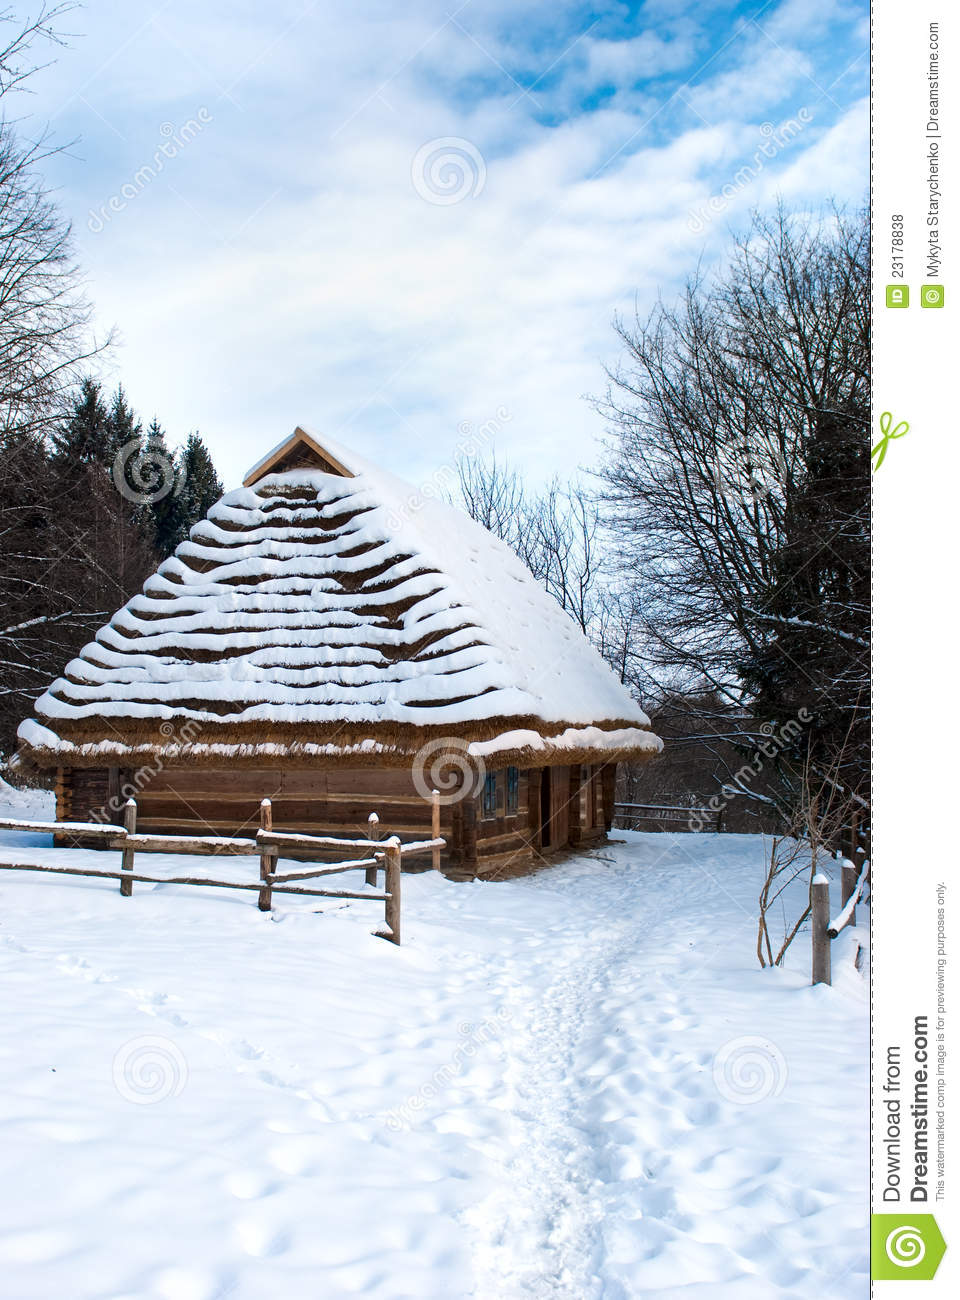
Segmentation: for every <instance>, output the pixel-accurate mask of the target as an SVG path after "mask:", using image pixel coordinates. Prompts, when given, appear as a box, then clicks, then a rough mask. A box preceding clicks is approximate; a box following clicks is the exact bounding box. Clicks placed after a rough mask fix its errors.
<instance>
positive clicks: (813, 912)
mask: <svg viewBox="0 0 960 1300" xmlns="http://www.w3.org/2000/svg"><path fill="white" fill-rule="evenodd" d="M810 925H811V929H812V931H813V981H812V982H813V983H814V984H829V983H830V937H829V935H828V934H827V927H828V926H829V925H830V882H829V880H828V879H827V877H826V876H821V875H820V874H819V873H818V874H817V875H815V876H814V878H813V883H812V884H811V886H810Z"/></svg>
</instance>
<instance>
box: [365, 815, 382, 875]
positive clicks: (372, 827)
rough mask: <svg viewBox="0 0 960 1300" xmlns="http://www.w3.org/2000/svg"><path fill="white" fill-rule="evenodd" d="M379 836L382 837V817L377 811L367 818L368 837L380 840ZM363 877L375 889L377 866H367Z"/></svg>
mask: <svg viewBox="0 0 960 1300" xmlns="http://www.w3.org/2000/svg"><path fill="white" fill-rule="evenodd" d="M379 838H380V818H379V817H378V816H377V814H376V813H371V814H370V816H369V817H368V818H367V839H368V840H378V839H379ZM363 879H364V881H365V882H366V884H368V885H373V887H374V889H376V887H377V868H376V867H367V869H366V871H365V872H364V873H363Z"/></svg>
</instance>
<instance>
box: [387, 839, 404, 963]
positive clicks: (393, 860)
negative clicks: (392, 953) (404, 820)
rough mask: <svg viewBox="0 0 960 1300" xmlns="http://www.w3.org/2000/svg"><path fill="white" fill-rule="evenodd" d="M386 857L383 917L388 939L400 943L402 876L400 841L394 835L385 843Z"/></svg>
mask: <svg viewBox="0 0 960 1300" xmlns="http://www.w3.org/2000/svg"><path fill="white" fill-rule="evenodd" d="M386 850H387V856H386V859H385V865H386V876H387V894H388V895H389V897H388V898H387V901H386V903H385V904H384V915H385V919H386V922H387V926H388V927H389V929H390V934H389V936H388V937H389V938H390V939H392V940H393V942H394V943H399V942H400V877H401V874H402V871H401V866H400V861H401V859H400V841H399V839H398V838H397V836H396V835H391V836H390V838H389V839H388V840H387V841H386Z"/></svg>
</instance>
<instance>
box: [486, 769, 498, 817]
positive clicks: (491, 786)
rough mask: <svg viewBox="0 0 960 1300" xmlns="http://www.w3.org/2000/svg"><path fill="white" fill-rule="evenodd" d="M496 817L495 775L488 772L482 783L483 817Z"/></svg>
mask: <svg viewBox="0 0 960 1300" xmlns="http://www.w3.org/2000/svg"><path fill="white" fill-rule="evenodd" d="M496 815H497V774H496V772H488V773H487V776H486V778H485V780H484V782H483V816H484V817H496Z"/></svg>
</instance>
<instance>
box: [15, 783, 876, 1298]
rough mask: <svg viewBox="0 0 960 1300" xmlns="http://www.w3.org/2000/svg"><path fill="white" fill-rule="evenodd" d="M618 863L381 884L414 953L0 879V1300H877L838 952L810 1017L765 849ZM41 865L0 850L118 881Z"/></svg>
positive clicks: (312, 908)
mask: <svg viewBox="0 0 960 1300" xmlns="http://www.w3.org/2000/svg"><path fill="white" fill-rule="evenodd" d="M8 807H9V805H8ZM7 815H13V816H24V817H26V816H35V815H36V808H35V807H32V806H29V800H27V799H26V798H25V797H23V798H21V799H20V800H19V801H18V803H17V807H16V809H14V808H9V812H8V814H7ZM618 838H620V839H621V841H622V842H621V843H617V844H610V845H608V846H606V847H605V848H603V849H601V850H598V851H597V852H595V853H592V854H589V855H586V856H584V857H579V858H576V859H573V860H570V861H568V862H566V863H565V864H563V865H561V866H558V867H556V868H554V869H552V870H549V871H544V872H542V873H540V874H538V875H536V876H533V877H529V878H526V879H521V880H514V881H510V882H504V883H498V884H472V885H455V884H451V883H449V882H447V881H445V880H443V879H441V878H439V877H437V876H434V875H432V874H426V875H420V876H413V877H407V878H405V881H404V888H405V899H404V935H405V943H404V946H403V947H402V948H396V947H394V946H393V945H392V944H389V943H386V942H384V941H383V940H380V939H377V938H374V937H372V936H371V933H370V932H371V931H372V930H373V929H375V928H376V926H377V925H378V924H379V923H380V922H381V919H382V908H381V906H380V905H378V904H376V903H370V904H366V903H363V902H356V903H351V904H349V905H343V904H340V903H335V902H333V900H330V901H331V903H332V905H331V906H329V907H326V906H325V907H324V911H323V914H322V915H318V914H317V908H318V905H319V904H320V903H321V902H322V900H298V899H289V898H288V899H284V900H282V901H281V900H277V902H278V906H277V908H276V911H275V912H274V913H272V914H261V913H260V912H258V911H257V908H256V905H255V902H254V901H253V899H254V897H255V896H251V895H246V894H239V893H237V892H230V891H226V890H222V891H215V890H207V889H196V888H187V887H178V886H168V885H161V886H141V885H138V886H136V888H135V893H134V896H133V898H132V899H123V898H121V897H120V895H119V892H118V891H117V889H116V887H115V885H113V884H112V882H102V881H93V880H83V879H79V878H66V877H64V878H54V877H50V876H46V877H43V876H37V875H28V874H22V875H21V874H19V873H13V872H0V971H2V981H3V1003H4V1016H3V1021H2V1027H0V1071H2V1076H3V1088H4V1096H5V1106H4V1108H3V1113H2V1115H0V1165H2V1171H0V1188H2V1192H0V1195H2V1196H3V1205H2V1214H0V1277H2V1279H3V1282H2V1284H0V1290H2V1293H3V1294H4V1295H5V1296H10V1297H16V1300H49V1297H50V1296H53V1295H62V1296H70V1297H71V1300H133V1298H134V1297H136V1300H141V1298H142V1300H219V1298H220V1297H223V1298H224V1300H226V1298H229V1300H264V1297H268V1296H269V1297H274V1296H276V1297H283V1300H318V1298H322V1300H339V1298H340V1297H349V1296H370V1297H378V1298H380V1300H401V1298H406V1297H410V1298H411V1300H413V1298H417V1300H434V1298H436V1300H460V1298H461V1297H463V1298H464V1300H466V1298H467V1297H478V1298H479V1300H511V1298H516V1300H522V1298H525V1297H540V1298H542V1300H547V1298H558V1300H559V1298H561V1297H562V1298H563V1300H601V1298H602V1300H626V1298H628V1297H651V1298H654V1300H667V1298H668V1297H678V1298H679V1297H691V1298H696V1300H699V1298H700V1297H703V1298H704V1300H707V1298H709V1300H751V1298H752V1297H757V1298H758V1300H759V1298H763V1300H769V1298H770V1297H781V1296H782V1297H791V1298H793V1300H795V1298H796V1297H808V1296H809V1297H811V1298H812V1297H823V1298H824V1300H829V1298H830V1297H837V1298H838V1300H839V1297H844V1298H847V1297H858V1296H863V1297H866V1296H867V1295H868V1293H869V1286H868V1281H867V1234H866V1222H867V1185H866V1184H867V1125H868V1108H867V1056H868V1024H867V1009H868V1008H867V994H866V989H865V985H864V982H863V979H862V977H861V975H860V974H859V973H858V972H857V971H856V970H855V969H854V967H853V964H852V961H850V960H843V954H844V953H846V954H847V957H848V958H849V954H850V951H851V940H850V939H849V937H847V938H846V939H844V938H841V940H839V941H838V944H840V945H845V946H843V947H841V949H839V950H838V951H837V953H836V956H835V961H837V963H838V965H839V967H840V969H839V970H837V972H836V980H835V985H834V987H833V988H831V989H827V988H822V987H820V988H816V989H814V988H810V987H809V986H808V979H809V939H808V937H807V936H805V935H804V936H801V938H800V939H799V940H798V941H797V943H796V944H795V947H794V950H793V953H792V956H793V962H792V965H791V966H790V967H788V968H787V969H786V970H785V971H774V972H769V971H768V972H761V971H760V970H759V968H758V967H757V965H756V959H755V957H754V955H753V949H754V943H755V935H756V928H755V927H756V920H755V916H756V898H757V894H758V892H759V888H760V883H761V880H762V873H763V845H762V841H761V840H760V838H759V837H748V836H737V835H707V834H704V835H698V836H694V835H670V834H657V835H635V834H629V833H627V832H622V833H620V834H619V836H618ZM49 846H50V840H49V837H42V836H18V835H14V834H12V833H7V832H0V860H2V861H7V862H9V861H15V860H17V855H18V854H19V855H20V856H21V860H24V859H30V858H33V859H34V860H41V859H46V860H49V861H59V862H63V861H64V860H65V859H69V860H71V861H75V860H81V859H87V860H90V861H92V862H93V864H94V865H96V866H103V865H105V864H106V863H107V862H110V861H111V860H115V859H116V857H117V856H118V855H115V854H84V853H81V852H79V851H70V852H69V853H66V852H64V851H55V850H53V849H52V848H51V847H49ZM207 861H208V863H209V860H207ZM185 865H187V863H186V862H185V860H184V859H182V858H175V857H172V856H171V857H155V858H152V860H151V868H157V869H159V871H160V872H161V873H162V871H163V870H169V872H170V874H174V873H175V872H176V871H182V869H183V868H184V866H185ZM219 865H220V864H217V866H218V867H219ZM229 867H230V870H231V871H234V870H236V871H243V872H247V873H249V875H250V878H251V879H253V878H255V876H256V870H257V868H256V862H255V861H254V860H250V861H249V862H247V860H246V859H235V860H232V861H231V862H230V864H229ZM861 937H862V938H863V939H864V941H865V935H862V936H861Z"/></svg>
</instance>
